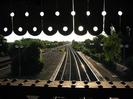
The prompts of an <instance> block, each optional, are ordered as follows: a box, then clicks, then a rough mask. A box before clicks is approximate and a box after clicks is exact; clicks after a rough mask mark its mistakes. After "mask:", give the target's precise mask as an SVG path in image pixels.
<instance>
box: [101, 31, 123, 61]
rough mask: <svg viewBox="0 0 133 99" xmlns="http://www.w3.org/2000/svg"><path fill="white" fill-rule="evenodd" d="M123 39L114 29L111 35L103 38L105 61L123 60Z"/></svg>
mask: <svg viewBox="0 0 133 99" xmlns="http://www.w3.org/2000/svg"><path fill="white" fill-rule="evenodd" d="M120 45H121V39H120V38H119V37H118V34H117V33H116V32H115V31H113V32H112V33H111V35H110V36H109V37H107V38H104V39H103V51H104V57H105V61H107V62H120V61H121V47H120Z"/></svg>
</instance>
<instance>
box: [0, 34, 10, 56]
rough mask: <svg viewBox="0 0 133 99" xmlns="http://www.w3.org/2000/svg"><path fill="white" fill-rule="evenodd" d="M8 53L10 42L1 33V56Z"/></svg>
mask: <svg viewBox="0 0 133 99" xmlns="http://www.w3.org/2000/svg"><path fill="white" fill-rule="evenodd" d="M7 54H8V44H7V40H6V39H5V38H4V36H2V35H0V56H5V55H7Z"/></svg>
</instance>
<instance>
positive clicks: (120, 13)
mask: <svg viewBox="0 0 133 99" xmlns="http://www.w3.org/2000/svg"><path fill="white" fill-rule="evenodd" d="M118 15H119V32H120V33H121V16H122V15H123V12H122V11H118Z"/></svg>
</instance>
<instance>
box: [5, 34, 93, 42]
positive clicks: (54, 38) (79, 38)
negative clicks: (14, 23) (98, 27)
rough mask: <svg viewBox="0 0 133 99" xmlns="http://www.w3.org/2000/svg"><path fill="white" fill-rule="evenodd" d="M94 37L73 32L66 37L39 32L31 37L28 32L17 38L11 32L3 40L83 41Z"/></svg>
mask: <svg viewBox="0 0 133 99" xmlns="http://www.w3.org/2000/svg"><path fill="white" fill-rule="evenodd" d="M94 37H95V36H93V35H91V34H90V33H89V32H87V33H86V34H85V35H83V36H79V35H77V34H75V33H74V32H72V33H71V34H70V35H68V36H63V35H61V34H60V33H59V32H57V33H56V34H55V35H53V36H48V35H46V34H45V33H43V32H41V33H40V35H38V36H32V35H30V34H29V33H28V32H27V33H26V34H25V35H23V36H18V35H16V34H15V33H14V32H12V34H10V35H9V36H6V37H5V38H6V39H7V42H14V41H15V40H21V39H22V38H33V39H41V40H48V41H72V40H75V41H84V40H86V39H91V40H92V39H93V38H94Z"/></svg>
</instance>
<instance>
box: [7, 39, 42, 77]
mask: <svg viewBox="0 0 133 99" xmlns="http://www.w3.org/2000/svg"><path fill="white" fill-rule="evenodd" d="M16 45H17V46H19V47H20V46H23V48H15V46H16ZM41 48H42V42H41V40H38V39H22V40H20V41H15V42H14V43H12V44H10V48H9V49H10V50H9V51H10V56H11V58H12V74H13V75H14V76H17V75H18V74H19V73H20V71H19V67H20V66H21V76H22V75H23V76H27V75H33V74H37V73H38V72H40V71H41V69H42V68H43V62H42V60H41ZM20 64H21V65H20Z"/></svg>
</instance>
